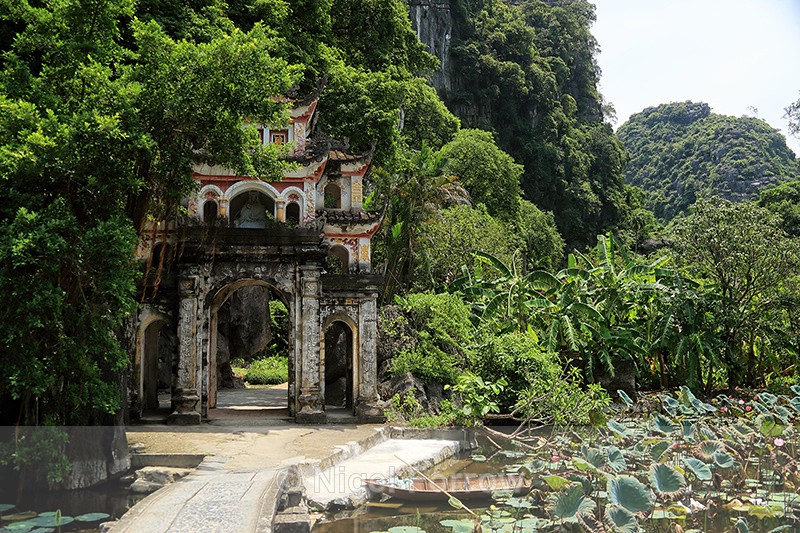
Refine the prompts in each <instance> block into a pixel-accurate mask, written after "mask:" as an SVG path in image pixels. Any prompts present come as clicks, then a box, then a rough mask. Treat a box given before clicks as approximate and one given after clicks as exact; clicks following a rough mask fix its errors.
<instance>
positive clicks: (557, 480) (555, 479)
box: [542, 475, 572, 490]
mask: <svg viewBox="0 0 800 533" xmlns="http://www.w3.org/2000/svg"><path fill="white" fill-rule="evenodd" d="M542 479H543V480H544V482H545V483H547V484H548V485H549V486H550V488H551V489H553V490H561V489H562V488H564V487H566V486H567V485H569V484H570V483H572V482H571V481H570V480H568V479H566V478H563V477H561V476H556V475H552V476H545V477H543V478H542Z"/></svg>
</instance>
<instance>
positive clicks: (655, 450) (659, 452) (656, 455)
mask: <svg viewBox="0 0 800 533" xmlns="http://www.w3.org/2000/svg"><path fill="white" fill-rule="evenodd" d="M671 447H672V443H670V442H668V441H665V440H662V441H659V442H657V443H655V444H653V447H652V448H650V457H651V458H652V459H653V461H657V462H659V463H660V462H661V461H662V459H663V458H665V455H666V454H667V451H669V449H670V448H671Z"/></svg>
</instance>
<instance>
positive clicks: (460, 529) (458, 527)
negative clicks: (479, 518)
mask: <svg viewBox="0 0 800 533" xmlns="http://www.w3.org/2000/svg"><path fill="white" fill-rule="evenodd" d="M439 523H440V524H441V525H443V526H444V527H449V528H451V529H452V530H453V533H472V532H473V531H475V524H474V523H473V522H472V520H470V519H468V518H463V519H461V520H440V521H439Z"/></svg>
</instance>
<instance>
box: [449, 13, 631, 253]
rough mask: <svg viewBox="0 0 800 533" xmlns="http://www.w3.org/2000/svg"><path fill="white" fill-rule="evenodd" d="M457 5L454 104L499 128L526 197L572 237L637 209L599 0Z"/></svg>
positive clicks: (465, 118) (485, 125) (478, 124)
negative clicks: (609, 98) (597, 13)
mask: <svg viewBox="0 0 800 533" xmlns="http://www.w3.org/2000/svg"><path fill="white" fill-rule="evenodd" d="M454 13H455V27H454V30H453V45H452V54H451V55H452V65H451V67H450V68H451V70H452V72H455V73H457V74H456V75H454V76H453V79H452V87H451V88H450V89H449V90H446V91H443V92H442V98H443V100H444V101H445V103H446V104H447V105H448V107H449V108H450V109H451V110H453V112H454V113H455V114H456V115H458V116H459V117H460V118H461V120H462V122H463V123H464V125H465V126H467V127H470V128H482V129H485V130H489V131H494V132H495V133H496V135H497V142H498V145H499V146H500V147H501V148H503V149H504V150H505V151H507V152H508V153H509V154H510V155H511V156H512V157H513V158H514V159H515V161H516V162H517V163H519V164H522V165H523V167H524V169H525V173H524V174H523V176H522V178H521V185H522V188H523V190H524V191H525V194H526V197H527V198H528V199H529V200H530V201H532V202H534V203H535V204H536V205H537V206H539V207H540V208H542V209H544V210H547V211H552V212H553V213H554V214H555V222H556V225H557V227H558V228H559V230H560V232H561V234H562V235H563V237H564V239H565V240H566V242H567V244H568V245H570V246H575V245H582V244H586V243H588V242H591V240H592V239H593V238H594V236H595V235H596V234H598V233H602V232H604V231H607V230H609V229H611V228H613V227H615V226H616V225H617V224H618V223H620V222H621V221H622V220H623V219H624V218H625V217H626V216H627V212H628V206H627V204H626V198H627V197H626V194H625V191H624V186H623V182H622V180H623V170H624V166H625V162H626V154H625V151H624V149H623V148H622V146H621V144H620V143H619V141H617V139H616V137H615V136H614V134H613V132H612V130H611V127H610V126H609V125H607V124H605V123H604V122H603V113H602V101H601V98H600V95H599V93H598V90H597V81H598V78H599V69H598V68H597V65H596V63H595V60H594V57H595V54H596V52H597V42H596V41H595V39H594V37H593V36H592V35H591V33H590V30H589V28H590V25H591V24H592V22H593V21H594V6H593V5H592V4H590V3H589V2H587V1H584V0H577V1H569V2H567V1H558V2H543V1H540V0H528V1H524V2H513V3H509V2H503V1H502V0H473V1H466V0H460V1H458V2H454ZM491 211H492V210H491V208H490V212H491Z"/></svg>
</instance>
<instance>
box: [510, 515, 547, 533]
mask: <svg viewBox="0 0 800 533" xmlns="http://www.w3.org/2000/svg"><path fill="white" fill-rule="evenodd" d="M552 524H553V522H552V521H550V520H548V519H546V518H536V517H528V518H523V519H522V520H517V522H516V524H514V531H515V532H535V531H538V530H540V529H545V528H547V527H550V526H551V525H552Z"/></svg>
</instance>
